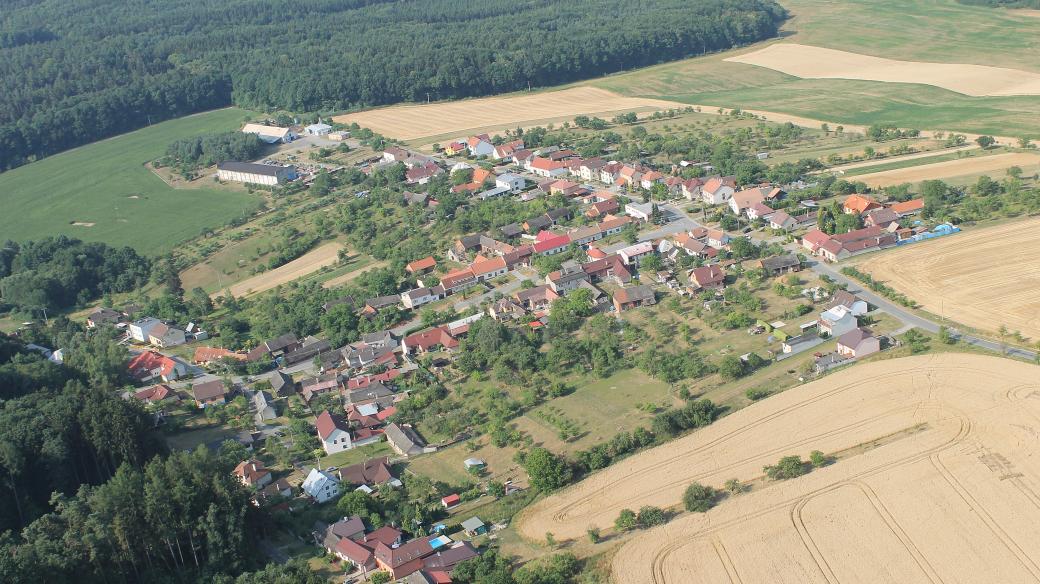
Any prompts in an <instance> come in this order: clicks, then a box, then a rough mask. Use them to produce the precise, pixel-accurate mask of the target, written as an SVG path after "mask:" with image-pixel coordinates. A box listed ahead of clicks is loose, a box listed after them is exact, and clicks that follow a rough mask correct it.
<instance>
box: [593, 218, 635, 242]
mask: <svg viewBox="0 0 1040 584" xmlns="http://www.w3.org/2000/svg"><path fill="white" fill-rule="evenodd" d="M630 223H632V218H631V217H629V216H627V215H624V216H621V217H614V216H612V215H607V216H606V217H605V218H604V219H603V221H600V222H599V224H598V226H599V230H600V231H601V232H603V237H610V236H611V235H614V234H616V233H621V232H622V231H624V229H625V227H626V226H628V225H629V224H630Z"/></svg>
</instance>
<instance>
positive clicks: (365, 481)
mask: <svg viewBox="0 0 1040 584" xmlns="http://www.w3.org/2000/svg"><path fill="white" fill-rule="evenodd" d="M339 480H340V482H342V483H343V484H345V485H352V486H361V485H368V486H375V485H382V484H385V483H389V482H391V481H396V480H397V479H396V477H394V475H393V473H392V472H390V458H389V457H387V456H383V457H381V458H370V459H368V460H366V461H364V462H359V463H358V464H352V465H350V466H345V467H343V468H341V469H339Z"/></svg>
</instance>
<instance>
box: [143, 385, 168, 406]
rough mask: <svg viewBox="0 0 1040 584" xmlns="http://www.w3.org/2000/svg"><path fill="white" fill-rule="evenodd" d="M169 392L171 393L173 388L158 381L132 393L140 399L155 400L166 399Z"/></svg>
mask: <svg viewBox="0 0 1040 584" xmlns="http://www.w3.org/2000/svg"><path fill="white" fill-rule="evenodd" d="M171 393H173V390H172V389H170V386H168V385H163V384H161V383H160V384H159V385H153V386H151V387H146V388H144V389H142V390H141V391H138V392H137V393H135V394H134V398H136V399H139V400H141V401H148V402H157V401H162V400H164V399H166V398H167V397H169V395H170V394H171Z"/></svg>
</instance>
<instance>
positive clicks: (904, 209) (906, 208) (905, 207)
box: [890, 199, 924, 215]
mask: <svg viewBox="0 0 1040 584" xmlns="http://www.w3.org/2000/svg"><path fill="white" fill-rule="evenodd" d="M890 208H891V209H892V210H893V211H895V212H896V213H899V214H900V215H904V214H906V213H913V212H914V211H920V210H921V209H924V199H911V200H909V201H903V202H902V203H893V204H892V206H891V207H890Z"/></svg>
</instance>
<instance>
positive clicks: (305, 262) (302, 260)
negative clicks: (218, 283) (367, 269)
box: [213, 243, 343, 297]
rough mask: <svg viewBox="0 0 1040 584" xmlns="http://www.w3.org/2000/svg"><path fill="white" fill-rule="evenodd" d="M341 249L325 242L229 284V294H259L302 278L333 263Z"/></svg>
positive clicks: (220, 292) (337, 244) (216, 294)
mask: <svg viewBox="0 0 1040 584" xmlns="http://www.w3.org/2000/svg"><path fill="white" fill-rule="evenodd" d="M341 249H343V245H342V244H339V243H326V244H325V245H323V246H321V247H318V248H317V249H314V250H311V251H309V252H307V253H306V254H304V255H302V256H300V257H298V258H296V259H295V260H293V261H291V262H289V263H287V264H285V265H284V266H279V267H277V268H275V269H273V270H270V271H268V272H264V273H262V274H257V275H255V276H253V277H252V278H249V279H247V280H242V281H241V282H239V283H237V284H235V285H233V286H231V295H232V296H236V297H237V296H248V295H250V294H259V293H260V292H264V291H265V290H270V289H271V288H274V287H275V286H280V285H282V284H286V283H288V282H292V281H293V280H296V279H297V278H302V277H304V276H306V275H307V274H310V273H312V272H316V271H318V270H320V269H322V268H324V267H325V266H331V265H334V264H335V263H336V262H338V261H339V250H341ZM223 293H224V292H223V290H221V291H219V292H217V293H215V294H213V296H221V295H222V294H223Z"/></svg>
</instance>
